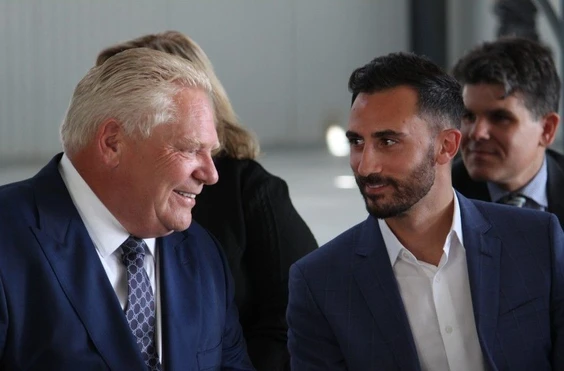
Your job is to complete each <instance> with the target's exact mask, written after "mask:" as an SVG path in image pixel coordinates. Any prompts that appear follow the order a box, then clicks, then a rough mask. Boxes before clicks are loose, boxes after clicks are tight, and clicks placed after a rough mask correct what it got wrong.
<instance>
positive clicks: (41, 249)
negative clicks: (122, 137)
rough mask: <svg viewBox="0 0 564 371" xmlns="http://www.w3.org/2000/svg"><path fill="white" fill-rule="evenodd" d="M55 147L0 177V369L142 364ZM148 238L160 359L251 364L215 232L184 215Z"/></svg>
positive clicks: (188, 366)
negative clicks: (173, 228) (153, 241)
mask: <svg viewBox="0 0 564 371" xmlns="http://www.w3.org/2000/svg"><path fill="white" fill-rule="evenodd" d="M60 156H61V155H58V156H56V157H55V158H54V159H53V160H52V161H51V162H50V163H49V164H48V165H47V166H46V167H45V168H43V169H42V170H41V171H40V172H39V173H38V174H37V175H36V176H35V177H33V178H31V179H28V180H25V181H22V182H19V183H13V184H9V185H6V186H3V187H0V207H1V210H2V212H1V213H0V241H1V243H0V369H1V370H63V371H64V370H69V371H76V370H116V371H122V370H146V369H147V368H146V366H145V364H144V362H143V359H142V357H141V354H140V351H139V349H138V346H137V344H136V341H135V339H134V337H133V335H132V333H131V330H130V329H129V326H128V324H127V320H126V318H125V315H124V312H123V310H122V309H121V306H120V304H119V302H118V299H117V296H116V294H115V292H114V290H113V288H112V286H111V284H110V282H109V280H108V278H107V275H106V273H105V271H104V268H103V267H102V264H101V262H100V259H99V257H98V255H97V253H96V251H95V248H94V245H93V243H92V241H91V239H90V237H89V236H88V233H87V231H86V228H85V226H84V224H83V222H82V220H81V218H80V216H79V214H78V212H77V210H76V208H75V207H74V205H73V203H72V200H71V198H70V196H69V193H68V191H67V189H66V187H65V184H64V182H63V180H62V178H61V176H60V175H59V172H58V168H57V166H58V162H59V160H60ZM157 246H158V249H159V250H158V254H159V262H160V263H159V264H160V276H159V278H158V279H159V280H160V289H161V291H160V297H161V310H162V313H161V315H162V329H161V331H162V337H163V353H164V354H163V365H164V367H165V369H166V370H167V371H172V370H218V369H219V368H220V367H221V369H228V370H252V369H253V368H252V366H251V365H250V362H249V360H248V356H247V355H246V352H245V343H244V340H243V337H242V333H241V329H240V325H239V322H238V319H237V310H236V308H235V305H234V302H233V284H232V281H231V277H230V275H229V273H228V269H227V263H226V261H225V259H224V257H223V255H222V253H221V250H220V248H219V246H218V244H217V243H216V242H215V240H214V239H213V238H212V237H211V236H210V235H209V234H208V233H207V232H206V231H205V230H204V229H203V228H202V227H200V226H199V225H198V224H197V223H192V225H191V226H190V228H189V229H187V230H186V231H184V232H182V233H173V234H171V235H170V236H167V237H165V238H159V239H157Z"/></svg>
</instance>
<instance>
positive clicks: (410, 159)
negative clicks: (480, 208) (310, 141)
mask: <svg viewBox="0 0 564 371" xmlns="http://www.w3.org/2000/svg"><path fill="white" fill-rule="evenodd" d="M417 101H418V96H417V92H416V91H415V90H414V89H412V88H410V87H407V86H400V87H396V88H392V89H387V90H384V91H380V92H376V93H372V94H365V93H361V94H359V95H358V96H357V98H356V99H355V102H354V103H353V106H352V108H351V115H350V120H349V127H348V131H347V137H348V139H349V142H350V145H351V152H350V165H351V169H352V171H353V173H354V176H355V178H356V179H357V184H358V185H359V188H360V191H361V194H362V195H363V197H364V199H365V202H366V207H367V210H368V211H369V213H371V214H372V215H373V216H375V217H377V218H383V219H385V220H386V223H387V224H388V225H389V226H390V229H392V231H393V232H394V234H395V235H396V236H397V237H398V239H399V240H400V241H401V242H402V244H403V245H404V246H405V247H406V248H407V249H408V250H410V251H411V252H412V253H413V254H414V255H415V256H416V257H417V258H418V259H420V260H423V261H426V262H428V263H431V264H435V265H436V264H438V262H439V260H440V257H441V255H442V246H443V244H444V240H445V238H446V235H447V233H448V230H449V229H450V225H451V223H452V210H453V207H454V206H453V199H454V196H453V191H452V185H451V180H450V161H451V160H452V158H453V157H454V156H455V154H456V152H457V150H458V145H459V143H460V132H459V131H458V130H456V129H443V130H439V132H438V133H435V132H432V129H431V128H430V125H429V124H428V123H427V122H426V121H425V119H423V118H422V117H421V115H419V112H418V107H417ZM422 239H423V240H425V241H427V243H426V244H423V245H424V246H422V244H420V243H418V241H421V240H422Z"/></svg>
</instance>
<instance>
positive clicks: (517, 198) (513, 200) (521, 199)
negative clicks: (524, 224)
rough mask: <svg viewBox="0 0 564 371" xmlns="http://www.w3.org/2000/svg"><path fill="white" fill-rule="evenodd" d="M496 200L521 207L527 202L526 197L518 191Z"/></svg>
mask: <svg viewBox="0 0 564 371" xmlns="http://www.w3.org/2000/svg"><path fill="white" fill-rule="evenodd" d="M498 202H500V203H502V204H506V205H511V206H517V207H523V206H525V203H526V202H527V198H526V197H525V196H523V195H522V194H519V193H510V194H508V195H507V196H505V197H502V198H501V199H500V200H499V201H498Z"/></svg>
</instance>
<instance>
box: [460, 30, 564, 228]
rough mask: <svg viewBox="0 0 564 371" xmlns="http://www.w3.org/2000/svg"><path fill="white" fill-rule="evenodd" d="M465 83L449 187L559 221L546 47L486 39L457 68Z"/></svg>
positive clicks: (561, 170)
mask: <svg viewBox="0 0 564 371" xmlns="http://www.w3.org/2000/svg"><path fill="white" fill-rule="evenodd" d="M453 74H454V76H455V77H456V79H458V81H459V82H460V83H461V85H462V87H463V99H464V106H465V109H466V112H465V114H464V116H463V119H462V127H461V131H462V142H461V154H462V158H461V159H458V160H457V161H456V162H455V163H454V165H453V172H452V178H453V185H454V187H455V188H456V189H457V190H458V191H459V192H461V193H462V194H463V195H465V196H466V197H469V198H475V199H479V200H485V201H494V202H502V203H507V204H512V205H516V206H520V207H527V208H533V209H537V210H544V211H549V212H552V213H554V214H556V215H557V216H558V218H559V219H560V222H561V224H562V223H564V198H563V197H562V189H564V156H562V155H561V154H560V153H557V152H556V151H554V150H551V149H549V148H548V147H549V146H550V145H551V144H552V143H553V141H554V139H555V135H556V131H557V129H558V126H559V122H560V117H559V115H558V113H557V112H558V104H559V101H560V79H559V77H558V74H557V72H556V67H555V65H554V61H553V58H552V53H551V51H550V50H549V49H548V48H547V47H546V46H544V45H541V44H539V43H537V42H535V41H533V40H529V39H524V38H502V39H500V40H497V41H493V42H486V43H483V44H481V45H479V46H478V47H476V48H475V49H473V50H472V51H470V52H469V53H467V54H466V55H464V56H463V57H462V58H461V59H460V60H459V61H458V63H457V64H456V65H455V67H454V70H453Z"/></svg>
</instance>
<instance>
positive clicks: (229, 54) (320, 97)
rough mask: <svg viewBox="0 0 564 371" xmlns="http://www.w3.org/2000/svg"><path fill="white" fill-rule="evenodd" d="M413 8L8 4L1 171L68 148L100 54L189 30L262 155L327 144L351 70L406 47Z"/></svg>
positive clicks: (0, 51)
mask: <svg viewBox="0 0 564 371" xmlns="http://www.w3.org/2000/svg"><path fill="white" fill-rule="evenodd" d="M407 4H408V1H407V0H346V1H342V0H304V1H300V0H260V1H257V0H205V1H204V0H201V1H194V0H193V1H186V0H161V1H154V0H51V1H42V0H17V1H16V0H0V165H2V164H6V163H14V162H22V161H33V160H43V159H45V158H48V157H50V156H51V155H52V154H54V153H55V152H58V151H60V144H59V140H58V127H59V124H60V122H61V120H62V118H63V115H64V112H65V109H66V107H67V105H68V101H69V99H70V96H71V95H72V90H73V89H74V86H75V85H76V84H77V82H78V81H79V80H80V78H81V77H82V76H83V75H84V74H85V72H86V71H87V70H88V68H90V67H91V66H92V64H93V62H94V59H95V56H96V54H97V53H98V51H100V50H101V49H102V48H104V47H106V46H109V45H111V44H113V43H116V42H119V41H123V40H126V39H130V38H133V37H137V36H140V35H142V34H145V33H151V32H159V31H163V30H167V29H176V30H179V31H182V32H184V33H186V34H188V35H190V36H191V37H193V38H194V39H195V40H196V41H198V42H199V43H200V44H201V45H202V47H203V48H204V50H205V51H206V53H208V55H209V56H210V59H211V60H212V62H213V63H214V65H215V68H216V71H217V73H218V75H219V77H220V79H221V80H222V82H223V83H224V85H225V87H226V89H227V91H228V93H229V94H230V97H231V99H232V101H233V104H234V106H235V110H236V111H237V113H238V114H239V116H240V117H241V119H242V121H243V122H244V123H245V125H246V126H248V127H250V128H251V129H253V130H254V131H255V132H256V133H257V134H258V136H259V138H260V139H261V142H262V144H263V146H267V147H268V146H269V145H275V144H282V145H293V144H296V143H298V144H312V143H320V142H321V140H322V131H323V126H324V124H325V120H326V119H327V118H328V117H337V118H338V119H341V120H345V119H346V116H347V111H348V107H349V100H350V95H349V93H348V91H347V80H348V77H349V75H350V73H351V72H352V70H353V69H354V68H356V67H358V66H360V65H362V64H364V63H366V62H368V61H369V60H370V59H371V58H373V57H374V56H376V55H381V54H384V53H387V52H390V51H399V50H407V48H408V43H409V39H408V37H409V24H408V19H409V17H408V5H407Z"/></svg>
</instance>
